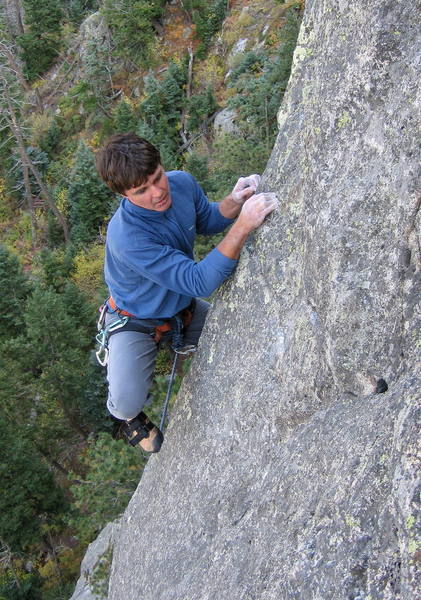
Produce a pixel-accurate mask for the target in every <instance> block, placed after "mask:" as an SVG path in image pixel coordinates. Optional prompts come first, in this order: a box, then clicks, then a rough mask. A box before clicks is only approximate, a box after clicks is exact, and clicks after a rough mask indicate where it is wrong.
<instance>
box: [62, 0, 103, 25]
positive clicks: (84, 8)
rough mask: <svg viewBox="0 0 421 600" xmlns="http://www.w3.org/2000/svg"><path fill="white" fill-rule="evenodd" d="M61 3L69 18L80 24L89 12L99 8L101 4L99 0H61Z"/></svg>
mask: <svg viewBox="0 0 421 600" xmlns="http://www.w3.org/2000/svg"><path fill="white" fill-rule="evenodd" d="M60 4H61V6H62V9H63V11H64V13H65V15H66V17H67V19H69V21H71V22H72V23H74V24H75V25H79V23H80V22H81V21H82V20H83V19H84V17H86V15H87V14H88V13H90V12H94V11H95V10H98V6H99V2H98V0H66V1H64V2H63V0H61V1H60Z"/></svg>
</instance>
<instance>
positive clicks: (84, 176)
mask: <svg viewBox="0 0 421 600" xmlns="http://www.w3.org/2000/svg"><path fill="white" fill-rule="evenodd" d="M113 197H114V196H113V194H112V193H111V192H110V190H109V189H108V188H107V187H106V186H105V185H104V183H103V182H102V181H101V180H100V178H99V175H98V173H97V171H96V168H95V161H94V156H93V153H92V152H91V151H90V150H89V148H88V147H87V146H86V144H85V143H84V142H83V141H81V142H80V143H79V146H78V149H77V151H76V155H75V161H74V166H73V169H72V172H71V174H70V185H69V190H68V198H69V206H70V225H71V237H72V240H73V242H74V243H76V244H87V243H89V242H91V241H92V240H94V239H95V238H96V237H97V236H98V234H99V230H100V227H101V226H102V225H103V224H104V219H105V218H106V216H107V215H108V213H109V208H110V204H111V202H112V200H113Z"/></svg>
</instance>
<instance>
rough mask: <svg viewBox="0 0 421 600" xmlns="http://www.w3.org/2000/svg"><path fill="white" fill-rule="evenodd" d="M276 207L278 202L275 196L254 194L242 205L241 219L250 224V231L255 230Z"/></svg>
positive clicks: (266, 193)
mask: <svg viewBox="0 0 421 600" xmlns="http://www.w3.org/2000/svg"><path fill="white" fill-rule="evenodd" d="M278 205H279V202H278V199H277V196H276V194H273V193H271V192H263V193H261V194H254V195H253V196H252V197H251V198H249V199H248V200H247V201H246V202H245V203H244V205H243V208H242V209H241V217H242V218H244V219H245V220H246V221H247V222H248V223H249V224H250V226H251V228H252V229H256V228H257V227H259V225H261V224H262V223H263V221H264V219H265V217H266V216H267V215H268V214H269V213H271V212H272V211H274V210H275V209H276V208H277V207H278Z"/></svg>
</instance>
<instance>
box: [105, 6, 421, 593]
mask: <svg viewBox="0 0 421 600" xmlns="http://www.w3.org/2000/svg"><path fill="white" fill-rule="evenodd" d="M420 14H421V11H420V2H419V1H415V2H404V1H396V0H355V1H353V2H349V1H348V0H324V1H323V2H320V1H316V0H308V1H307V2H306V9H305V17H304V21H303V24H302V27H301V31H300V35H299V39H298V45H297V48H296V51H295V56H294V64H293V71H292V74H291V78H290V81H289V85H288V90H287V92H286V96H285V98H284V103H283V105H282V107H281V110H280V112H279V119H278V120H279V135H278V138H277V140H276V144H275V147H274V150H273V153H272V156H271V158H270V160H269V163H268V166H267V169H266V171H265V173H264V176H263V178H262V182H261V185H260V189H261V190H262V191H264V190H266V191H273V192H276V193H277V194H278V196H279V199H280V207H279V209H278V211H277V212H276V213H274V214H273V215H272V216H270V217H269V218H268V219H267V221H266V222H265V223H264V224H263V225H262V226H261V228H260V229H259V230H258V231H257V232H256V234H255V235H254V236H251V238H250V240H249V242H248V244H247V247H246V248H245V249H244V251H243V253H242V255H241V258H240V261H239V266H238V267H237V270H236V273H235V275H234V276H233V277H232V278H231V280H230V281H229V282H228V283H227V284H226V285H224V286H223V288H222V290H221V291H220V293H219V295H218V296H217V298H216V300H215V301H214V306H213V308H212V311H211V314H210V318H209V319H208V321H207V324H206V326H205V330H204V332H203V334H202V338H201V341H200V345H199V349H198V352H197V353H196V356H195V357H194V359H193V362H192V367H191V369H190V372H189V374H188V375H187V376H186V378H185V379H184V381H183V384H182V387H181V390H180V392H179V395H178V397H177V400H176V403H175V407H174V409H173V415H172V420H171V421H170V425H169V427H168V429H167V431H166V439H165V442H164V444H163V447H162V449H161V451H160V453H159V454H158V455H157V456H154V457H152V458H151V459H150V460H149V462H148V464H147V467H146V469H145V471H144V474H143V476H142V480H141V482H140V485H139V487H138V489H137V491H136V492H135V494H134V496H133V498H132V500H131V502H130V504H129V507H128V509H127V511H126V514H125V516H124V518H123V520H122V525H121V531H120V534H119V538H118V540H117V544H116V546H115V548H114V552H113V566H112V571H111V580H110V587H109V593H108V598H109V600H120V599H121V598H124V599H125V600H135V599H136V600H137V599H138V598H139V595H141V597H142V600H155V599H156V598H157V597H159V600H180V599H183V600H205V599H210V598H212V599H213V598H221V599H224V600H225V599H228V598H233V599H238V600H240V599H241V600H246V599H247V600H249V599H250V600H251V599H254V600H316V599H319V600H349V599H350V598H353V599H355V600H356V599H357V598H360V599H361V600H362V599H363V598H364V599H367V600H368V599H369V598H371V599H372V600H380V599H381V600H409V598H416V597H418V595H419V587H418V586H419V574H420V572H419V563H418V562H417V561H418V554H419V551H417V548H418V543H419V540H418V537H417V536H418V535H419V534H418V532H417V529H416V523H417V519H419V516H420V504H419V493H418V491H417V490H419V471H420V469H419V466H420V452H419V439H418V435H419V429H418V426H417V413H418V412H419V406H420V389H421V378H420V367H419V347H420V329H421V328H420V320H421V319H420V311H419V298H420V272H421V257H420V253H419V235H420V211H419V201H418V198H419V195H420V194H419V190H420V183H421V182H420V169H419V122H420V108H421V97H420V93H421V90H420V86H419V81H420V66H419V64H420V63H419V56H420V52H421V40H420V32H421V27H420ZM141 540H148V541H147V544H146V545H145V544H144V543H142V542H141Z"/></svg>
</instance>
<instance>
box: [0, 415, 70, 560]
mask: <svg viewBox="0 0 421 600" xmlns="http://www.w3.org/2000/svg"><path fill="white" fill-rule="evenodd" d="M0 455H1V457H2V460H1V462H0V478H1V482H2V493H1V494H0V538H1V539H2V540H4V541H5V542H6V543H7V544H8V546H10V548H11V549H12V550H13V551H21V550H25V549H28V548H29V547H30V546H34V545H37V544H39V543H41V542H42V539H43V535H44V533H45V527H46V523H47V520H48V522H49V524H50V525H51V521H52V520H54V519H56V518H57V516H58V515H60V513H62V512H63V511H64V510H65V509H66V508H67V503H66V501H65V499H64V496H63V493H62V492H61V490H60V488H58V487H57V485H56V484H55V483H54V479H53V476H52V473H51V472H50V471H49V470H48V468H47V467H46V465H45V464H44V463H43V462H42V460H41V459H40V457H39V456H38V455H37V452H36V451H34V448H33V446H32V445H31V443H30V442H28V440H26V439H25V438H24V437H23V436H22V433H21V434H20V435H17V433H16V430H14V429H13V428H12V427H10V426H8V425H7V424H6V423H4V422H2V421H0Z"/></svg>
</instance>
